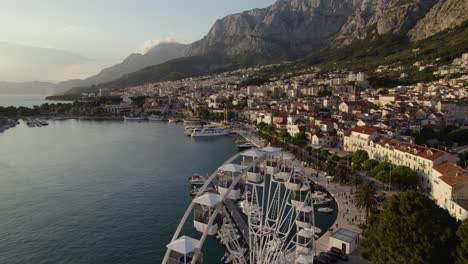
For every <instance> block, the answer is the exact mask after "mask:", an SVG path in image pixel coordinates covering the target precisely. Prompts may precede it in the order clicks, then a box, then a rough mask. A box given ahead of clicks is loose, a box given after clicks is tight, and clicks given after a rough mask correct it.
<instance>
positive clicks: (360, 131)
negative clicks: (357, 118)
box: [353, 126, 377, 135]
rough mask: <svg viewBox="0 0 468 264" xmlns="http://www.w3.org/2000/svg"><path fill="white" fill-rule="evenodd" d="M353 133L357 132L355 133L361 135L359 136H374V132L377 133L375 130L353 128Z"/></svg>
mask: <svg viewBox="0 0 468 264" xmlns="http://www.w3.org/2000/svg"><path fill="white" fill-rule="evenodd" d="M353 132H357V133H361V134H366V135H372V134H374V133H375V132H377V130H375V129H373V128H370V127H365V126H363V127H355V128H353Z"/></svg>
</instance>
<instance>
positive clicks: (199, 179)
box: [188, 174, 205, 185]
mask: <svg viewBox="0 0 468 264" xmlns="http://www.w3.org/2000/svg"><path fill="white" fill-rule="evenodd" d="M188 179H189V182H190V184H192V185H203V184H205V177H203V176H201V175H198V174H194V175H192V177H189V178H188Z"/></svg>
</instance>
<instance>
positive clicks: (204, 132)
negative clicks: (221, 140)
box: [190, 125, 229, 137]
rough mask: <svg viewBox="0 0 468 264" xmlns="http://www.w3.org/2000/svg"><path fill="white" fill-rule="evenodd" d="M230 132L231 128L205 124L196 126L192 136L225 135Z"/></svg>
mask: <svg viewBox="0 0 468 264" xmlns="http://www.w3.org/2000/svg"><path fill="white" fill-rule="evenodd" d="M228 134H229V130H227V129H224V128H220V127H215V126H209V125H207V126H203V127H201V128H196V129H194V130H193V131H192V134H190V135H191V136H192V137H214V136H225V135H228Z"/></svg>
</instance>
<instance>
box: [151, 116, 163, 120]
mask: <svg viewBox="0 0 468 264" xmlns="http://www.w3.org/2000/svg"><path fill="white" fill-rule="evenodd" d="M148 120H149V121H163V120H164V117H163V116H158V115H150V116H148Z"/></svg>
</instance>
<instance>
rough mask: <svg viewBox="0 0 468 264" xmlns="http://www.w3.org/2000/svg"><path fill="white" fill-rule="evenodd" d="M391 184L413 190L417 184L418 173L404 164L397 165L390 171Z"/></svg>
mask: <svg viewBox="0 0 468 264" xmlns="http://www.w3.org/2000/svg"><path fill="white" fill-rule="evenodd" d="M391 185H393V186H397V187H398V188H401V189H405V190H415V189H416V187H417V186H418V175H417V174H416V172H415V171H413V170H412V169H410V168H409V167H406V166H397V167H396V168H394V169H393V170H392V171H391Z"/></svg>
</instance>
